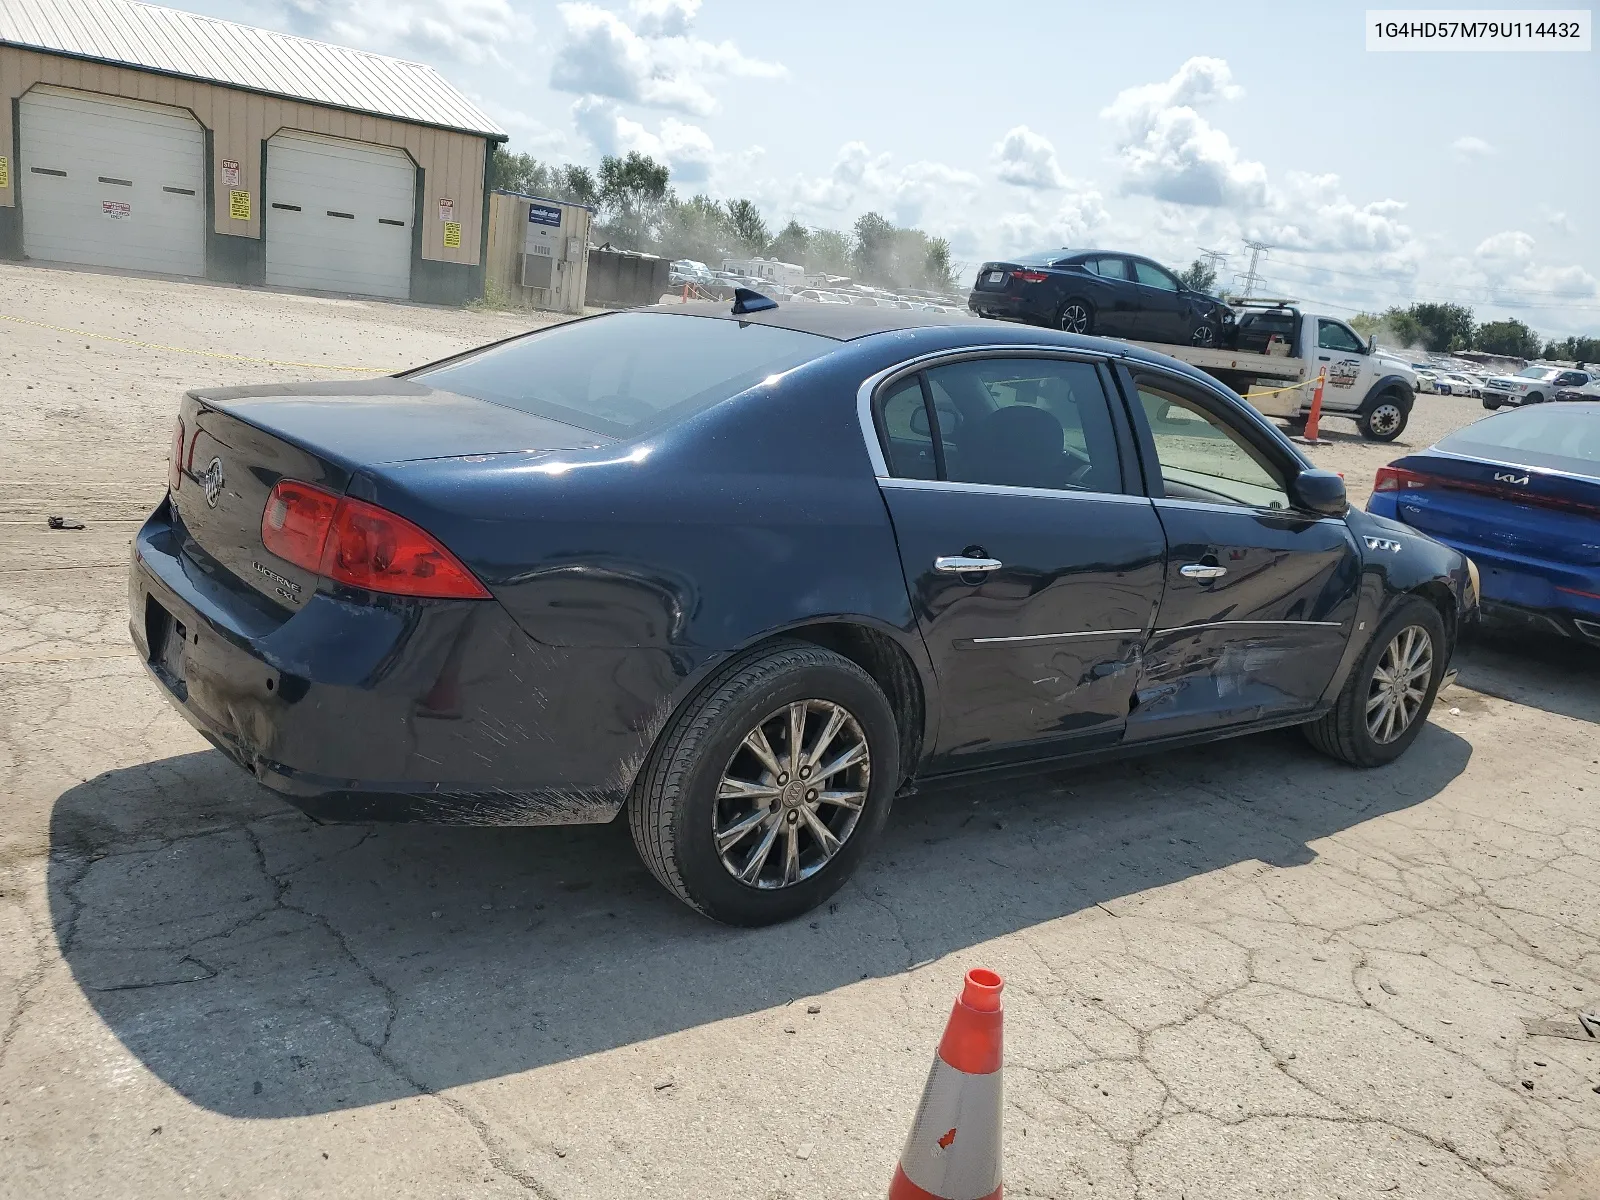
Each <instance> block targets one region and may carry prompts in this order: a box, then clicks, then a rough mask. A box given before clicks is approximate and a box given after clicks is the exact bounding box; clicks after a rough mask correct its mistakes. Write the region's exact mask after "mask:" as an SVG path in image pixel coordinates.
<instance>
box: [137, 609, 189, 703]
mask: <svg viewBox="0 0 1600 1200" xmlns="http://www.w3.org/2000/svg"><path fill="white" fill-rule="evenodd" d="M144 633H145V643H146V644H147V645H148V646H149V647H150V665H151V666H152V667H154V668H155V669H156V672H157V673H158V674H159V675H161V676H162V677H163V678H164V679H165V680H166V681H167V683H168V685H169V686H171V687H174V688H182V687H183V686H184V681H185V663H186V661H187V658H188V656H187V655H186V654H185V649H186V648H187V646H188V643H189V630H188V629H187V628H186V627H185V626H184V623H183V622H182V621H179V620H178V619H177V618H175V617H174V616H173V615H172V614H171V613H169V612H168V611H167V610H166V608H164V607H163V606H162V604H161V602H160V601H159V600H157V599H156V598H155V597H154V596H146V597H145V600H144Z"/></svg>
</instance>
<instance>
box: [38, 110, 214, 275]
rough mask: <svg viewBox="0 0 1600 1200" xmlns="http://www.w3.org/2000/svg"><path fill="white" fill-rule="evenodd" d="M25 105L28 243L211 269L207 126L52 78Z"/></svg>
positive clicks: (90, 260)
mask: <svg viewBox="0 0 1600 1200" xmlns="http://www.w3.org/2000/svg"><path fill="white" fill-rule="evenodd" d="M19 109H20V110H19V116H20V117H21V134H22V146H21V151H22V153H21V160H22V161H21V167H22V169H21V171H20V172H19V175H20V176H21V178H20V180H19V182H20V183H21V184H22V250H23V253H25V254H26V255H27V256H28V257H29V258H40V259H47V260H49V261H52V262H69V263H86V264H89V265H92V266H99V267H128V268H132V269H134V270H139V271H160V272H165V273H167V274H172V275H204V274H205V273H206V241H205V224H206V193H205V186H206V185H205V135H204V134H203V133H201V131H200V125H199V124H198V122H196V121H195V119H194V118H193V117H192V116H190V115H189V114H188V113H187V112H185V111H183V110H182V109H177V108H167V107H165V106H163V105H159V104H145V103H143V102H142V101H138V100H119V99H113V98H111V97H109V96H95V95H91V94H89V93H87V92H73V91H68V90H67V89H65V88H54V87H36V88H33V89H32V90H31V91H29V92H28V93H27V95H25V96H23V97H22V102H21V105H20V106H19Z"/></svg>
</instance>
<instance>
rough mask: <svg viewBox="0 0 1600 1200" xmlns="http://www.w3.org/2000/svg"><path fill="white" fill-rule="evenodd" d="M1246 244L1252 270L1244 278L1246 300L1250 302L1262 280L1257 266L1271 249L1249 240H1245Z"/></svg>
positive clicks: (1263, 243) (1262, 243)
mask: <svg viewBox="0 0 1600 1200" xmlns="http://www.w3.org/2000/svg"><path fill="white" fill-rule="evenodd" d="M1244 244H1245V249H1247V250H1249V251H1250V269H1249V270H1248V271H1247V272H1245V276H1244V298H1245V299H1246V300H1248V299H1250V297H1251V296H1253V295H1254V294H1255V290H1256V283H1257V282H1258V281H1259V280H1260V276H1259V275H1258V274H1256V265H1257V264H1258V263H1260V261H1261V256H1262V255H1263V254H1265V253H1266V252H1267V251H1268V250H1270V249H1271V247H1270V246H1268V245H1267V244H1266V243H1265V242H1252V241H1251V240H1250V239H1249V238H1246V239H1244Z"/></svg>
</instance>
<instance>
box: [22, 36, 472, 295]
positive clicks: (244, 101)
mask: <svg viewBox="0 0 1600 1200" xmlns="http://www.w3.org/2000/svg"><path fill="white" fill-rule="evenodd" d="M36 83H50V84H57V85H59V86H61V87H69V88H77V89H79V90H81V91H86V92H99V93H102V94H104V95H107V96H124V97H128V98H131V99H134V100H148V101H151V102H152V103H156V104H170V105H175V106H177V107H180V108H186V109H188V110H189V111H190V112H192V113H193V114H194V116H195V119H196V120H198V121H199V122H200V124H201V125H203V126H204V127H205V128H207V129H209V130H211V131H212V159H213V162H212V169H213V172H214V177H213V180H212V183H213V186H214V188H215V190H216V230H217V232H218V233H226V234H234V235H245V236H249V237H260V236H261V205H262V195H261V144H262V142H263V141H265V140H266V139H268V138H270V137H271V136H272V135H273V134H275V133H277V132H278V131H279V130H280V129H298V130H302V131H304V132H306V133H321V134H326V135H328V136H329V137H342V138H352V139H355V140H357V141H364V142H372V143H374V144H376V145H379V146H394V147H397V148H399V149H401V150H404V151H405V152H406V153H407V154H409V155H410V156H411V160H412V162H414V163H416V164H417V165H418V166H420V167H422V169H423V170H424V171H425V172H426V191H425V192H424V194H423V196H422V218H423V220H422V257H423V258H425V259H429V260H432V261H435V262H454V263H464V264H468V265H475V264H476V263H477V262H478V245H479V241H480V238H481V237H482V230H483V166H484V163H483V155H484V145H485V143H484V139H483V138H481V137H477V136H474V135H472V134H464V133H456V132H453V131H451V130H446V129H432V128H429V127H427V126H424V125H410V124H407V123H405V122H403V121H391V120H387V119H385V118H383V117H372V116H365V115H363V114H360V113H351V112H345V111H343V110H342V109H335V108H323V107H321V106H319V105H315V104H306V103H301V102H299V101H294V100H284V99H280V98H278V97H276V96H262V95H258V94H256V93H253V92H244V91H239V90H237V89H235V88H227V87H217V86H215V85H212V84H208V83H200V82H198V81H195V80H189V79H175V78H172V77H170V76H165V75H154V74H151V73H150V72H148V71H137V70H130V69H128V68H126V67H117V66H112V65H110V64H107V63H94V62H83V61H80V60H77V59H70V58H61V57H59V56H57V55H52V54H41V53H38V52H35V51H32V50H22V49H18V48H17V47H14V46H0V154H4V155H5V156H6V157H8V158H9V157H10V156H11V154H12V144H13V141H12V128H11V100H12V99H13V98H14V97H20V96H21V95H22V94H23V93H25V92H26V91H27V90H28V89H29V88H30V87H32V86H33V85H34V84H36ZM225 159H234V160H236V161H237V162H238V164H239V187H240V189H241V190H243V191H248V192H249V193H250V219H249V220H248V221H241V220H235V219H233V218H231V217H230V216H229V215H228V189H227V187H226V186H225V185H224V184H223V181H222V163H223V161H224V160H225ZM10 176H11V180H12V186H11V187H6V188H0V205H5V206H10V205H13V204H15V203H16V187H15V184H16V181H17V167H16V164H15V163H13V164H12V166H11V172H10ZM23 186H24V187H26V186H27V185H26V183H24V185H23ZM445 196H448V197H449V198H451V199H452V200H454V201H455V202H456V220H457V221H459V222H460V223H461V245H460V246H459V247H457V248H446V246H445V244H444V224H443V222H441V221H440V220H439V200H440V198H441V197H445Z"/></svg>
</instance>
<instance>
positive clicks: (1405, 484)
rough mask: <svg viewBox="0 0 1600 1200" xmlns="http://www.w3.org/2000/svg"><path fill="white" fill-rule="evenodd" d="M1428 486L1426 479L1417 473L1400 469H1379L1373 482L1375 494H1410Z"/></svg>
mask: <svg viewBox="0 0 1600 1200" xmlns="http://www.w3.org/2000/svg"><path fill="white" fill-rule="evenodd" d="M1424 486H1426V483H1425V477H1424V476H1422V475H1419V474H1417V472H1415V471H1404V470H1401V469H1400V468H1399V467H1379V468H1378V474H1377V476H1376V477H1375V478H1374V479H1373V481H1372V490H1373V491H1375V492H1409V491H1414V490H1416V489H1417V488H1420V487H1424Z"/></svg>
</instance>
